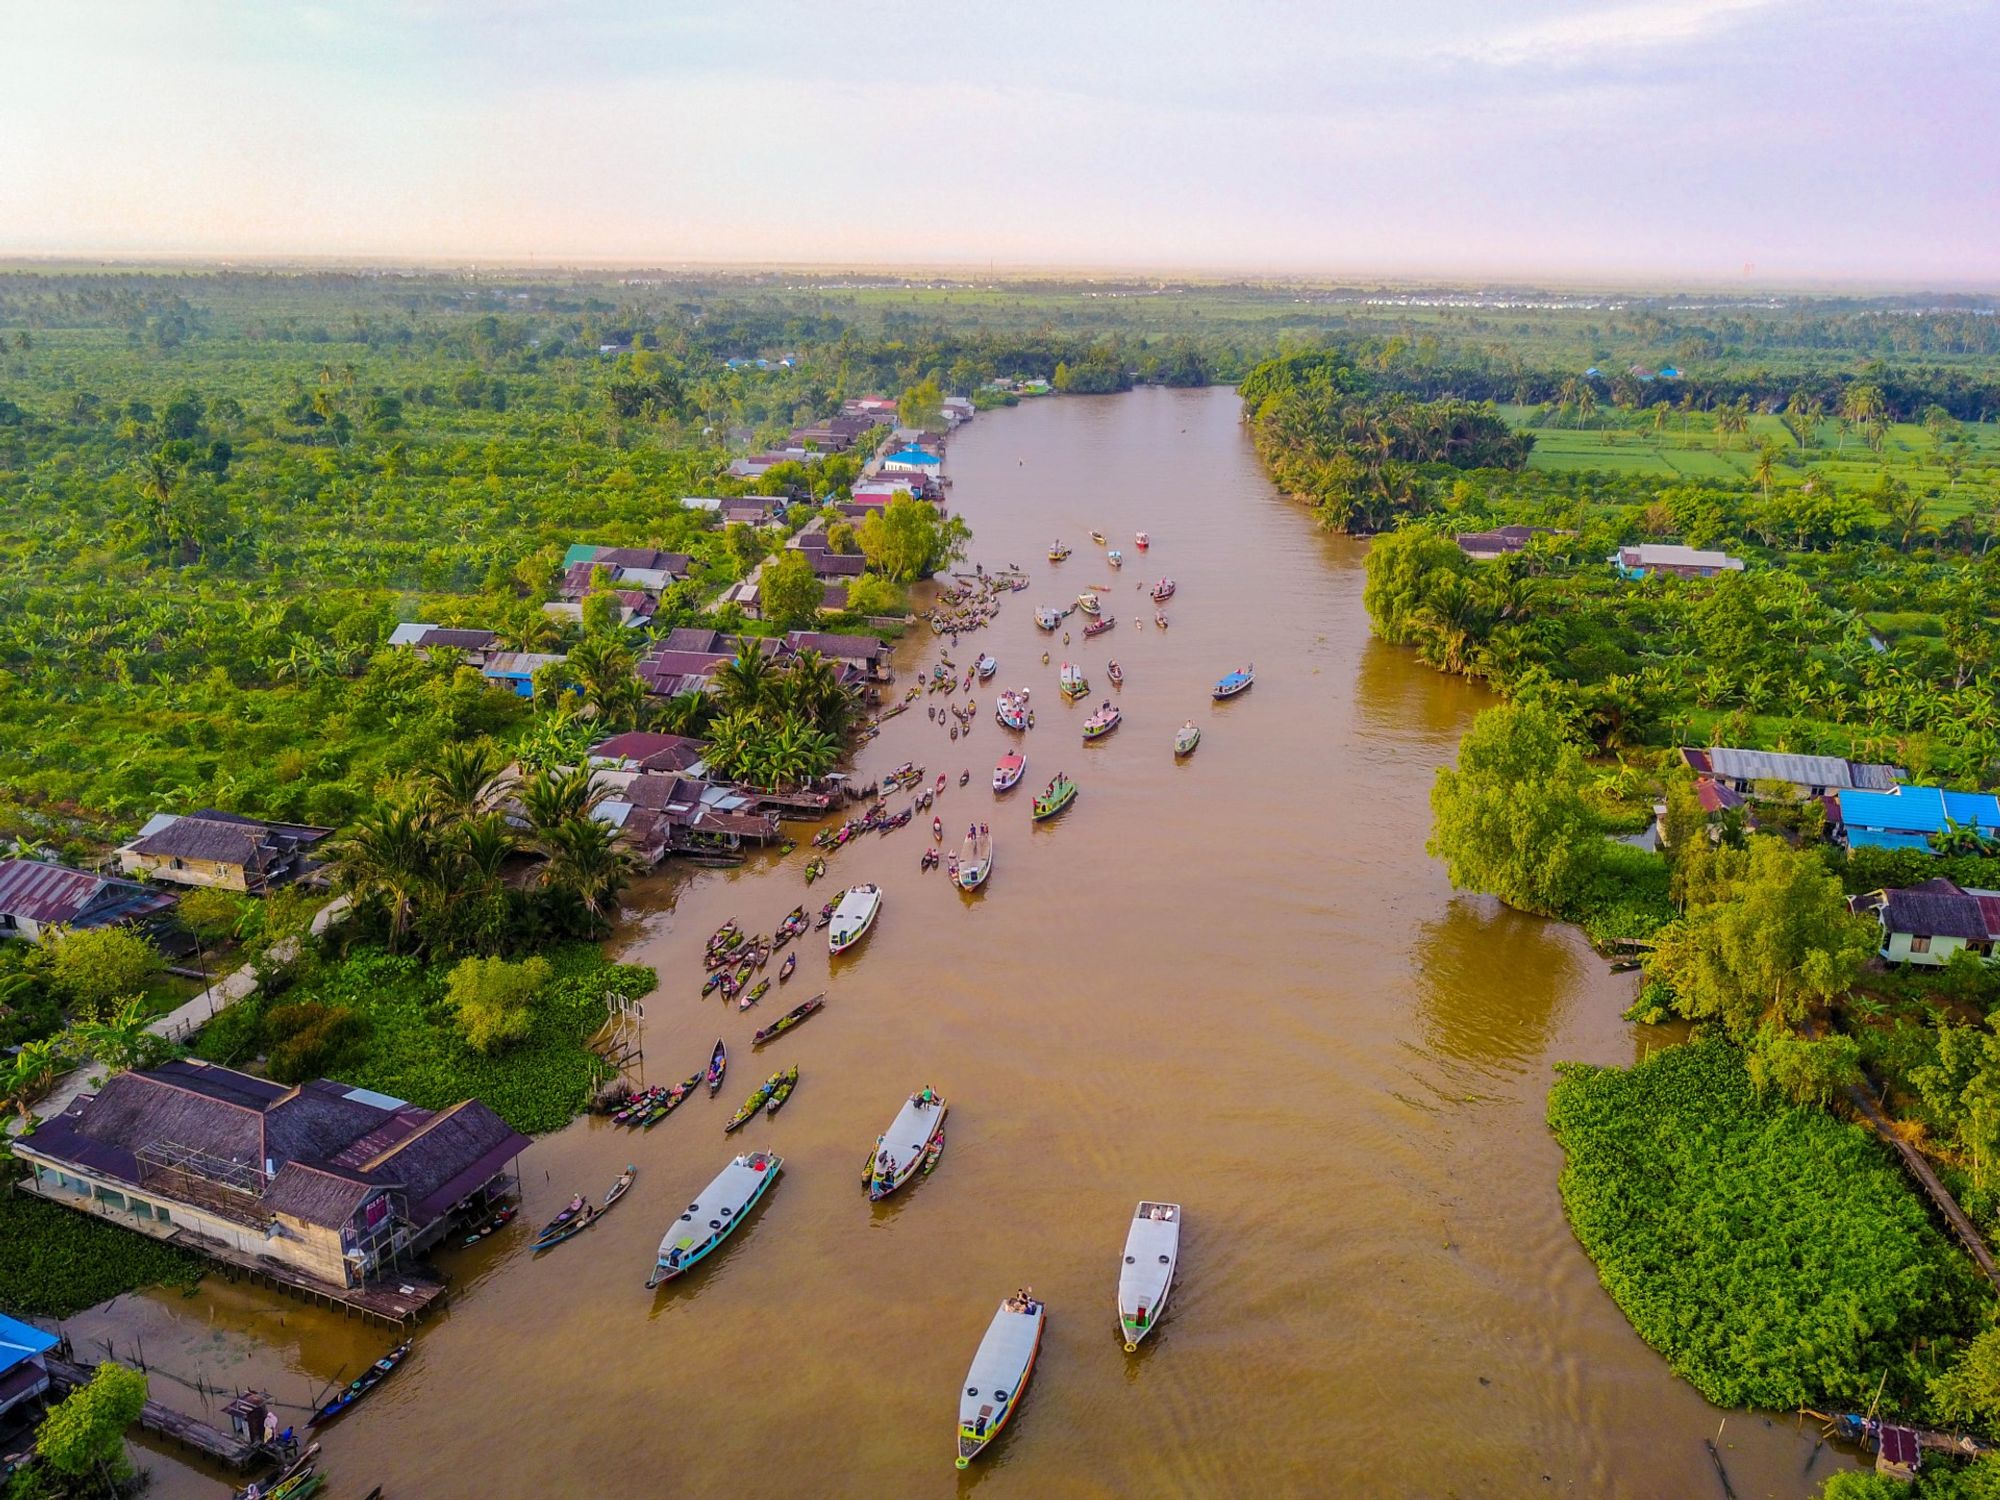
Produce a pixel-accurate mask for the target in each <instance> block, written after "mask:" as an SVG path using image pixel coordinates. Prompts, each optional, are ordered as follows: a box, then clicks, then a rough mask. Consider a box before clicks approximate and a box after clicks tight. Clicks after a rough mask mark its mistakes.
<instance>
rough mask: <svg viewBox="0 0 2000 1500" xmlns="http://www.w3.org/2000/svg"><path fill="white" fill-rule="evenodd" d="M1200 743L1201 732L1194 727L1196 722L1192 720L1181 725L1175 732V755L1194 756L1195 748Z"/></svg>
mask: <svg viewBox="0 0 2000 1500" xmlns="http://www.w3.org/2000/svg"><path fill="white" fill-rule="evenodd" d="M1200 743H1201V731H1200V730H1199V729H1197V728H1195V727H1194V720H1192V719H1189V720H1188V721H1187V723H1185V724H1183V725H1181V727H1180V728H1179V729H1178V730H1176V731H1175V732H1174V754H1175V755H1192V754H1194V747H1195V746H1196V745H1199V744H1200Z"/></svg>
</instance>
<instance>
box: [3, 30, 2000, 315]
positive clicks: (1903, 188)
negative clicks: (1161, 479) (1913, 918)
mask: <svg viewBox="0 0 2000 1500" xmlns="http://www.w3.org/2000/svg"><path fill="white" fill-rule="evenodd" d="M0 55H4V56H5V58H6V60H7V66H6V69H5V84H4V86H0V253H31V254H48V253H62V252H115V253H122V254H138V253H147V252H155V253H158V252H174V253H202V254H229V253H236V254H244V255H278V256H294V255H301V256H302V255H336V256H362V257H385V258H386V257H397V256H408V257H416V256H425V257H448V258H453V259H470V258H486V259H510V260H524V259H527V258H529V257H534V258H537V259H547V260H562V259H602V260H640V261H647V262H653V263H660V264H666V263H671V262H675V261H682V260H690V259H694V260H744V261H813V262H820V263H826V262H855V261H861V262H902V263H925V262H929V263H939V262H953V263H978V264H984V263H986V262H989V261H991V262H995V263H998V264H999V265H1001V266H1007V265H1020V264H1027V263H1049V264H1056V265H1064V266H1115V267H1156V266H1157V267H1170V268H1180V269H1189V270H1193V269H1200V268H1229V269H1245V270H1252V269H1267V270H1301V271H1326V272H1352V273H1383V274H1391V275H1393V274H1396V273H1399V272H1401V273H1416V274H1427V273H1433V272H1464V273H1491V274H1501V275H1509V274H1511V275H1533V274H1546V275H1551V276H1558V275H1560V276H1570V277H1576V276H1601V277H1604V278H1608V279H1617V278H1630V277H1635V276H1644V275H1647V274H1649V273H1665V274H1668V275H1673V276H1678V277H1687V278H1701V279H1707V280H1726V279H1738V278H1742V277H1745V276H1746V275H1747V276H1751V277H1754V278H1756V279H1757V280H1760V281H1780V282H1782V281H1787V280H1792V281H1798V280H1807V279H1814V278H1843V279H1869V280H1882V279H1889V280H1895V281H1922V282H1930V283H1934V284H1944V283H1968V282H1975V283H1985V284H1994V283H2000V167H1996V160H2000V154H1997V153H1996V145H2000V0H1873V3H1867V0H1547V3H1528V0H1318V3H1307V4H1296V5H1294V4H1278V3H1258V0H1245V3H1236V4H1225V3H1215V4H1206V5H1179V4H1173V3H1166V0H1067V3H1062V4H1045V3H1042V0H970V3H968V0H958V3H937V0H934V3H930V4H905V3H901V0H869V3H862V4H840V5H835V4H816V5H815V4H804V3H758V0H715V3H713V4H708V5H699V6H697V5H684V4H676V3H671V0H660V3H652V4H646V3H639V0H631V3H605V0H546V3H545V0H430V3H417V0H412V3H403V4H396V3H390V0H341V3H338V4H311V5H305V4H289V3H284V0H240V3H231V0H0Z"/></svg>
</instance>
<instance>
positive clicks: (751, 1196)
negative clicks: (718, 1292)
mask: <svg viewBox="0 0 2000 1500" xmlns="http://www.w3.org/2000/svg"><path fill="white" fill-rule="evenodd" d="M784 1165H785V1159H784V1158H783V1157H782V1156H779V1155H778V1154H777V1153H776V1152H774V1151H753V1152H751V1153H749V1154H748V1155H747V1156H739V1157H737V1158H736V1160H734V1161H732V1162H731V1163H730V1164H729V1165H728V1166H726V1167H724V1168H723V1169H722V1170H721V1171H720V1172H718V1173H717V1174H716V1176H715V1181H713V1182H711V1183H710V1184H709V1185H708V1186H707V1187H705V1188H703V1189H702V1190H701V1193H700V1195H699V1196H697V1197H696V1199H695V1200H694V1202H692V1203H690V1204H689V1205H688V1206H687V1212H686V1213H684V1214H682V1215H681V1216H680V1217H679V1218H678V1219H676V1220H674V1222H673V1223H672V1224H669V1225H668V1226H667V1232H666V1233H665V1234H664V1235H662V1236H661V1237H660V1249H659V1254H658V1256H657V1257H656V1260H655V1263H654V1266H653V1274H652V1275H651V1276H649V1277H647V1278H646V1287H647V1290H649V1291H650V1290H651V1289H652V1288H654V1287H656V1286H658V1285H659V1284H660V1283H661V1282H663V1281H672V1280H673V1279H674V1278H675V1277H676V1276H679V1275H681V1274H683V1273H684V1272H686V1271H688V1270H689V1269H691V1268H692V1267H694V1266H696V1265H698V1264H699V1263H700V1262H701V1261H703V1260H705V1259H706V1258H707V1257H708V1256H709V1255H710V1254H711V1253H713V1251H714V1250H715V1248H716V1246H718V1245H720V1244H721V1243H722V1242H723V1241H724V1240H726V1239H728V1238H729V1236H730V1235H731V1234H733V1233H734V1232H735V1230H736V1226H737V1225H739V1224H741V1223H742V1222H743V1220H744V1218H745V1216H746V1215H748V1214H749V1212H750V1210H751V1209H752V1208H754V1207H755V1206H756V1204H757V1200H758V1199H759V1198H762V1197H763V1196H764V1190H765V1189H766V1188H768V1187H770V1185H771V1183H772V1182H773V1181H774V1180H776V1178H777V1175H778V1173H779V1171H780V1170H781V1169H782V1168H783V1167H784Z"/></svg>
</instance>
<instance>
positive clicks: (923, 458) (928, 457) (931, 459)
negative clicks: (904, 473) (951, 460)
mask: <svg viewBox="0 0 2000 1500" xmlns="http://www.w3.org/2000/svg"><path fill="white" fill-rule="evenodd" d="M884 462H887V463H904V464H941V463H943V462H944V460H943V459H942V458H939V457H938V456H937V455H936V454H935V453H930V452H926V451H925V450H924V449H922V448H915V447H912V448H898V449H897V450H896V451H895V452H894V453H891V454H890V455H889V457H888V458H887V459H885V460H884Z"/></svg>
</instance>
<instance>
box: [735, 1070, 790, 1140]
mask: <svg viewBox="0 0 2000 1500" xmlns="http://www.w3.org/2000/svg"><path fill="white" fill-rule="evenodd" d="M784 1081H785V1075H784V1074H783V1073H782V1072H779V1073H773V1074H772V1075H771V1076H770V1077H769V1078H766V1079H765V1080H764V1081H763V1082H762V1083H760V1084H758V1085H757V1087H755V1088H754V1089H752V1090H751V1091H750V1097H749V1098H747V1099H745V1100H744V1101H743V1103H742V1106H741V1107H740V1108H738V1109H737V1111H736V1113H735V1114H733V1115H731V1116H730V1117H729V1121H728V1123H727V1124H725V1125H724V1126H723V1127H722V1133H723V1134H724V1135H734V1134H735V1133H736V1132H737V1131H738V1130H741V1129H742V1128H743V1127H744V1126H745V1125H748V1124H749V1123H750V1122H751V1121H752V1120H754V1119H756V1118H757V1111H758V1110H760V1109H762V1108H763V1107H764V1106H765V1104H767V1103H768V1102H769V1101H770V1098H771V1095H772V1094H774V1093H776V1092H777V1088H778V1085H779V1084H781V1083H783V1082H784Z"/></svg>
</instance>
